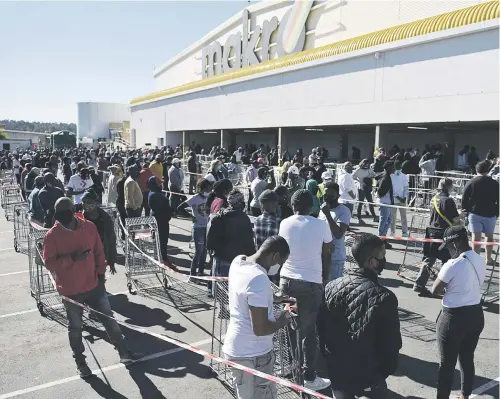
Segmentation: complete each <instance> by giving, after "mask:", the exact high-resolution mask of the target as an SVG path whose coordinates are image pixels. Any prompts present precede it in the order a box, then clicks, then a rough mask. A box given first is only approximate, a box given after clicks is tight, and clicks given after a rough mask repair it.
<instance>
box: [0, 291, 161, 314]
mask: <svg viewBox="0 0 500 399" xmlns="http://www.w3.org/2000/svg"><path fill="white" fill-rule="evenodd" d="M156 287H163V286H162V285H158V286H153V288H156ZM121 294H128V290H127V291H122V292H116V293H114V294H110V293H108V296H115V295H121ZM62 306H63V304H62V303H59V304H57V305H54V306H48V307H47V309H59V308H61V307H62ZM35 312H38V308H33V309H28V310H21V311H19V312H14V313H6V314H1V315H0V319H5V318H7V317H14V316H20V315H23V314H28V313H35Z"/></svg>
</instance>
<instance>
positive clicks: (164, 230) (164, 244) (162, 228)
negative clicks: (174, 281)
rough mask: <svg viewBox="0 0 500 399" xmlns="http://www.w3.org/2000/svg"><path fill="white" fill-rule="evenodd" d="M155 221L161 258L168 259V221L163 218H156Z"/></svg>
mask: <svg viewBox="0 0 500 399" xmlns="http://www.w3.org/2000/svg"><path fill="white" fill-rule="evenodd" d="M156 223H157V225H158V236H159V237H158V238H159V239H160V252H161V259H162V260H166V259H168V251H167V249H168V235H169V233H170V225H169V224H168V222H165V221H164V220H158V219H156Z"/></svg>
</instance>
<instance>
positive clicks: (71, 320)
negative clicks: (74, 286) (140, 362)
mask: <svg viewBox="0 0 500 399" xmlns="http://www.w3.org/2000/svg"><path fill="white" fill-rule="evenodd" d="M68 297H69V298H70V299H73V300H75V301H77V302H80V303H84V304H87V305H89V306H90V307H91V308H93V309H95V310H97V311H99V312H101V313H104V314H106V315H108V316H113V311H112V310H111V306H110V305H109V301H108V296H107V294H106V289H105V287H104V282H99V284H98V286H97V287H96V288H94V289H93V290H91V291H88V292H84V293H81V294H76V295H71V296H69V295H68ZM63 304H64V307H65V308H66V315H67V317H68V337H69V345H70V346H71V349H72V350H73V358H74V359H75V361H76V362H77V363H82V362H84V361H85V355H84V354H83V352H85V346H84V345H83V342H82V325H83V322H82V315H83V308H81V307H80V306H78V305H75V304H73V303H70V302H67V301H65V300H63ZM96 316H97V317H98V318H99V319H100V321H101V323H102V324H103V325H104V328H105V329H106V332H107V333H108V336H109V338H110V340H111V342H112V343H113V344H114V345H115V347H116V349H117V350H118V353H119V354H120V355H126V354H128V348H127V344H126V342H125V339H124V338H123V335H122V332H121V330H120V327H119V326H118V323H117V322H116V321H114V320H112V319H108V318H107V317H104V316H101V315H100V314H98V313H96Z"/></svg>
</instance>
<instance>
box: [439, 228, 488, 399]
mask: <svg viewBox="0 0 500 399" xmlns="http://www.w3.org/2000/svg"><path fill="white" fill-rule="evenodd" d="M443 241H444V242H443V244H442V245H441V246H440V247H439V249H440V250H442V249H443V248H445V247H446V248H447V249H448V251H449V252H450V255H451V259H450V260H449V261H448V262H446V263H445V264H444V265H443V267H442V268H441V270H440V271H439V274H438V277H437V279H436V281H435V282H434V285H433V286H432V293H433V294H434V295H443V294H444V295H443V301H442V305H443V308H442V310H441V313H439V317H438V319H437V320H436V333H437V344H438V350H439V353H440V357H441V361H440V364H439V372H438V384H437V399H441V398H449V397H450V394H451V386H452V384H453V374H454V373H455V366H456V363H457V359H458V361H459V362H460V377H461V380H462V381H461V382H462V384H461V387H462V395H461V396H460V398H464V399H465V398H469V396H470V395H471V393H472V386H473V383H474V375H475V372H474V351H475V350H476V346H477V343H478V341H479V336H480V335H481V332H482V330H483V328H484V315H483V308H482V306H481V285H482V284H483V281H484V276H485V272H486V263H485V260H484V259H483V258H482V257H481V255H479V254H477V253H476V252H475V251H473V250H472V248H471V247H470V245H469V238H468V236H467V231H466V230H465V228H464V227H462V226H451V227H448V228H447V229H446V230H445V232H444V236H443Z"/></svg>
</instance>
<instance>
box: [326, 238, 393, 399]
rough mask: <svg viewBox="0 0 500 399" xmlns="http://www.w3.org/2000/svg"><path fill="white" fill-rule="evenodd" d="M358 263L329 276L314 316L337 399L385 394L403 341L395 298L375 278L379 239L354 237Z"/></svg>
mask: <svg viewBox="0 0 500 399" xmlns="http://www.w3.org/2000/svg"><path fill="white" fill-rule="evenodd" d="M352 254H353V256H354V258H355V259H356V262H357V263H358V265H359V269H357V270H353V271H351V272H349V273H348V274H347V275H344V276H343V277H341V278H338V279H336V280H333V281H331V282H330V283H328V284H327V286H326V288H325V303H324V304H323V305H322V306H321V309H320V313H319V317H318V334H319V339H320V348H321V350H322V352H323V355H324V357H325V360H326V363H327V366H328V374H329V378H330V380H331V382H332V388H333V393H334V396H335V398H337V399H354V398H355V397H366V398H370V399H382V398H384V399H385V398H387V384H386V382H385V380H386V378H387V377H388V376H389V375H391V374H393V373H394V372H395V371H396V368H397V364H398V356H399V350H400V349H401V346H402V341H401V333H400V327H399V317H398V300H397V298H396V295H394V293H393V292H391V291H390V290H388V289H387V288H385V287H383V286H382V285H380V284H379V283H378V277H377V275H378V274H380V273H381V272H382V270H383V268H384V266H385V247H384V242H383V241H382V240H381V239H380V238H378V237H377V236H375V235H373V234H362V235H360V236H358V237H356V239H355V242H354V245H353V248H352Z"/></svg>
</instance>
